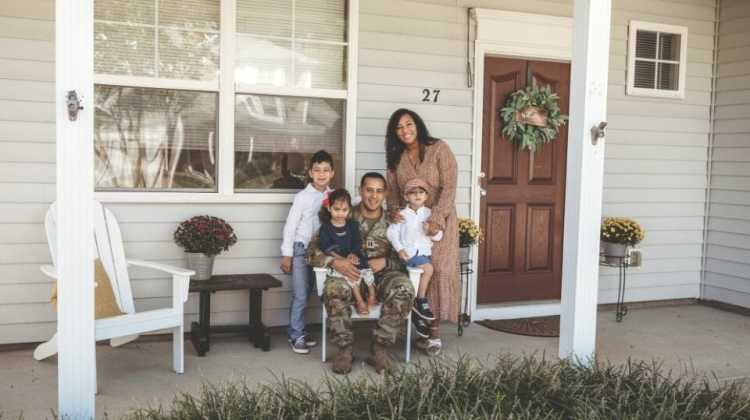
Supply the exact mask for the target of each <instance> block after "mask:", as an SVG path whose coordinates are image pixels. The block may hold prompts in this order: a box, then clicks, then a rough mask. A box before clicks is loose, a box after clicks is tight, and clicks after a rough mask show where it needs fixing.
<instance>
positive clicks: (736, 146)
mask: <svg viewBox="0 0 750 420" xmlns="http://www.w3.org/2000/svg"><path fill="white" fill-rule="evenodd" d="M717 73H718V74H717V85H716V86H717V87H716V123H715V139H714V147H713V154H712V167H711V198H710V199H711V202H710V206H709V220H708V238H707V242H708V243H707V252H706V266H705V277H704V297H705V298H706V299H712V300H718V301H722V302H727V303H731V304H734V305H740V306H744V307H750V3H748V2H747V1H745V0H722V2H721V20H720V26H719V56H718V69H717Z"/></svg>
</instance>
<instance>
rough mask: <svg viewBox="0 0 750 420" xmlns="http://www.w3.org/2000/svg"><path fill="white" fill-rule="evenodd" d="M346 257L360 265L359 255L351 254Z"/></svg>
mask: <svg viewBox="0 0 750 420" xmlns="http://www.w3.org/2000/svg"><path fill="white" fill-rule="evenodd" d="M346 259H347V260H349V262H350V263H352V264H354V265H359V257H357V256H356V255H354V254H349V255H347V256H346Z"/></svg>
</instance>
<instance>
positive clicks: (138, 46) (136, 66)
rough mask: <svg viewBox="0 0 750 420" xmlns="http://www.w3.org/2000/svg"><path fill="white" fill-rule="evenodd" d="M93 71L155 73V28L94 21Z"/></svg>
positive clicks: (137, 73) (150, 74)
mask: <svg viewBox="0 0 750 420" xmlns="http://www.w3.org/2000/svg"><path fill="white" fill-rule="evenodd" d="M94 72H96V73H100V74H101V73H104V74H125V75H129V76H152V77H153V76H156V69H155V68H154V29H153V28H148V27H142V26H128V25H121V24H113V23H101V22H96V23H94Z"/></svg>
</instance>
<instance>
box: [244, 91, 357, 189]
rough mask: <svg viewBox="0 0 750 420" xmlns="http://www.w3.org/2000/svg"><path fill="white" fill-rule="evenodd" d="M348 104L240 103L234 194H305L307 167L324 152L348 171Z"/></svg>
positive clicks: (255, 99)
mask: <svg viewBox="0 0 750 420" xmlns="http://www.w3.org/2000/svg"><path fill="white" fill-rule="evenodd" d="M344 112H345V111H344V101H341V100H334V99H316V98H294V97H283V96H266V95H237V96H236V99H235V124H236V125H235V140H234V150H235V152H234V161H235V178H234V184H235V189H238V190H263V189H271V188H273V189H300V188H303V187H304V185H305V184H304V179H305V175H306V173H307V168H306V165H307V162H308V161H309V159H310V156H312V154H313V153H315V152H316V151H318V150H320V149H325V150H326V151H328V152H329V153H331V155H333V157H334V164H335V166H336V169H337V171H336V180H334V182H335V183H336V185H341V181H340V180H341V179H343V178H342V177H341V176H342V175H343V170H342V169H343V168H342V167H341V159H342V157H343V147H342V144H343V139H344V125H343V118H344Z"/></svg>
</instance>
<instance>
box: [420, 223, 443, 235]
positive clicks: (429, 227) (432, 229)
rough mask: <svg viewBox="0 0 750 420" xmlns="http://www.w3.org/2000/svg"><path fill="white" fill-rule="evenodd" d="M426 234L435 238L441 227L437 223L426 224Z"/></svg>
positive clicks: (424, 226)
mask: <svg viewBox="0 0 750 420" xmlns="http://www.w3.org/2000/svg"><path fill="white" fill-rule="evenodd" d="M422 227H423V229H424V233H426V234H427V235H428V236H435V235H437V233H438V232H439V231H440V227H438V225H437V224H436V223H435V222H424V225H422Z"/></svg>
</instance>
